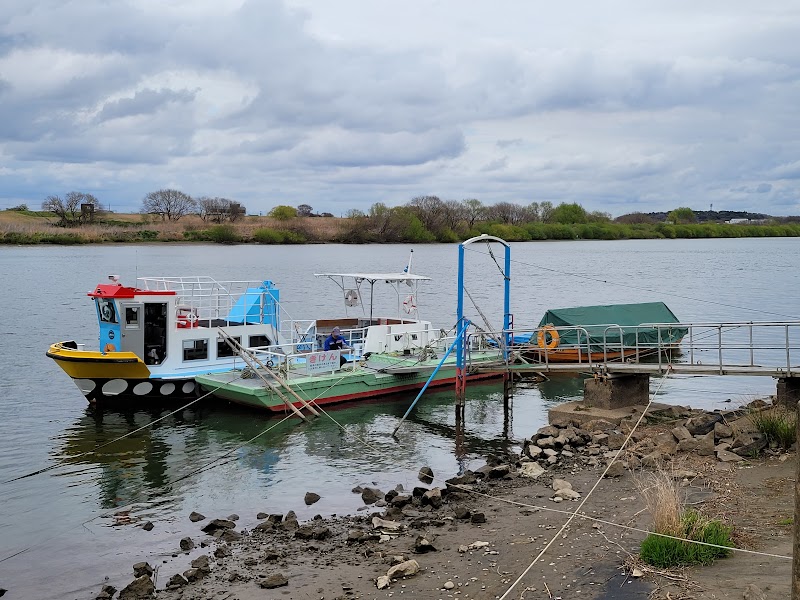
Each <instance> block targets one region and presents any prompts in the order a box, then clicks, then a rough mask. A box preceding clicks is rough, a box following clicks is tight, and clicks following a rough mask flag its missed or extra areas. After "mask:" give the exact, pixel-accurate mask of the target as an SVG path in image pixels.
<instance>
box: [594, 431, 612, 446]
mask: <svg viewBox="0 0 800 600" xmlns="http://www.w3.org/2000/svg"><path fill="white" fill-rule="evenodd" d="M607 441H608V434H607V433H595V434H594V435H592V443H593V444H598V445H600V446H605V445H606V442H607Z"/></svg>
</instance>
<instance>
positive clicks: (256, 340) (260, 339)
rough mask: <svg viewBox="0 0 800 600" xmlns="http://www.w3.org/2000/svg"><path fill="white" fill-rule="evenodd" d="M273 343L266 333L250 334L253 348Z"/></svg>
mask: <svg viewBox="0 0 800 600" xmlns="http://www.w3.org/2000/svg"><path fill="white" fill-rule="evenodd" d="M271 345H272V342H271V341H270V339H269V338H268V337H267V336H265V335H251V336H250V347H251V348H259V347H261V346H271Z"/></svg>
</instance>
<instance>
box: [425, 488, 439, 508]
mask: <svg viewBox="0 0 800 600" xmlns="http://www.w3.org/2000/svg"><path fill="white" fill-rule="evenodd" d="M422 504H423V505H426V504H430V505H431V506H432V507H433V508H439V507H441V506H442V490H440V489H439V488H433V489H432V490H428V491H427V492H425V493H424V494H423V495H422Z"/></svg>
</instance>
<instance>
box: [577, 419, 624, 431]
mask: <svg viewBox="0 0 800 600" xmlns="http://www.w3.org/2000/svg"><path fill="white" fill-rule="evenodd" d="M615 427H616V426H615V425H614V424H613V423H611V422H610V421H606V420H605V419H592V420H591V421H587V422H586V423H584V424H583V425H582V428H583V429H584V430H586V431H591V432H595V431H607V430H609V429H614V428H615Z"/></svg>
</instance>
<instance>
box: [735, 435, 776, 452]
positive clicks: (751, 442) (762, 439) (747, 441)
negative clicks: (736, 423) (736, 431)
mask: <svg viewBox="0 0 800 600" xmlns="http://www.w3.org/2000/svg"><path fill="white" fill-rule="evenodd" d="M766 447H767V438H766V436H764V435H763V434H761V433H752V434H740V435H737V436H736V437H735V438H734V439H733V445H732V446H731V450H733V451H734V452H735V453H736V454H738V455H739V456H753V455H756V454H758V453H759V452H761V451H762V450H763V449H764V448H766Z"/></svg>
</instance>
